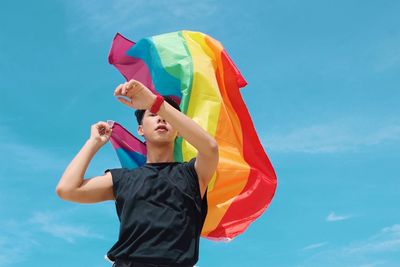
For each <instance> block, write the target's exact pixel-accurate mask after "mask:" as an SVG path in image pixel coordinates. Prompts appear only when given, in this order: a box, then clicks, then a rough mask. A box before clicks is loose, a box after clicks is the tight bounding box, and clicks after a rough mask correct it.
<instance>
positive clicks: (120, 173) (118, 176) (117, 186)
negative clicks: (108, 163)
mask: <svg viewBox="0 0 400 267" xmlns="http://www.w3.org/2000/svg"><path fill="white" fill-rule="evenodd" d="M127 171H128V169H126V168H118V169H107V170H105V172H104V173H107V172H110V173H111V176H112V181H113V192H114V196H115V199H117V198H118V196H119V195H120V192H121V191H122V188H123V185H124V180H125V179H123V177H124V175H125V174H126V172H127Z"/></svg>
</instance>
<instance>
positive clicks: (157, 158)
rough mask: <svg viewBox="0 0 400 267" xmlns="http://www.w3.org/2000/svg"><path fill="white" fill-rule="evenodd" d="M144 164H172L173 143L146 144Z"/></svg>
mask: <svg viewBox="0 0 400 267" xmlns="http://www.w3.org/2000/svg"><path fill="white" fill-rule="evenodd" d="M146 148H147V161H146V163H158V162H174V143H170V144H152V143H146Z"/></svg>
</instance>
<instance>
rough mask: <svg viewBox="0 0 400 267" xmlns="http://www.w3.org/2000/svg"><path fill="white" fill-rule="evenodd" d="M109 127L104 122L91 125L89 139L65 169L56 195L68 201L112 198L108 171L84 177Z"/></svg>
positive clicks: (111, 186) (104, 139)
mask: <svg viewBox="0 0 400 267" xmlns="http://www.w3.org/2000/svg"><path fill="white" fill-rule="evenodd" d="M110 136H111V128H110V127H109V126H108V125H107V123H105V122H98V123H96V124H94V125H92V127H91V133H90V138H89V140H87V141H86V143H85V144H84V146H83V147H82V148H81V150H80V151H79V152H78V154H77V155H76V156H75V158H74V159H73V160H72V161H71V163H70V164H69V165H68V167H67V168H66V169H65V171H64V174H63V175H62V177H61V179H60V181H59V182H58V185H57V187H56V193H57V195H58V196H59V197H60V198H62V199H64V200H68V201H73V202H78V203H96V202H100V201H105V200H112V199H114V194H113V183H112V176H111V174H110V172H107V173H106V174H104V175H103V176H97V177H93V178H90V179H86V180H85V179H84V176H85V173H86V170H87V167H88V166H89V163H90V161H91V160H92V158H93V156H94V155H95V154H96V152H97V151H98V150H99V149H100V148H101V147H102V146H103V145H104V144H105V143H107V141H108V140H109V138H110Z"/></svg>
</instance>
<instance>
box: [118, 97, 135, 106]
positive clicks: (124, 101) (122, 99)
mask: <svg viewBox="0 0 400 267" xmlns="http://www.w3.org/2000/svg"><path fill="white" fill-rule="evenodd" d="M117 99H118V101H119V102H121V103H122V104H125V105H127V106H129V107H132V102H131V101H128V100H126V99H125V98H122V97H117Z"/></svg>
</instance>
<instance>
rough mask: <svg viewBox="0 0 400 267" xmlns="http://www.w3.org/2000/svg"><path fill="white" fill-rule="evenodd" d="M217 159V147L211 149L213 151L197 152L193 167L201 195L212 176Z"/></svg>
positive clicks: (215, 168)
mask: <svg viewBox="0 0 400 267" xmlns="http://www.w3.org/2000/svg"><path fill="white" fill-rule="evenodd" d="M218 161H219V154H218V147H216V148H215V149H213V153H209V154H203V153H200V152H198V153H197V156H196V161H195V163H194V168H195V170H196V173H197V177H198V179H199V185H200V193H201V196H203V195H204V193H205V191H206V188H207V186H208V183H209V182H210V180H211V178H212V177H213V176H214V174H215V171H216V170H217V166H218Z"/></svg>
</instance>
